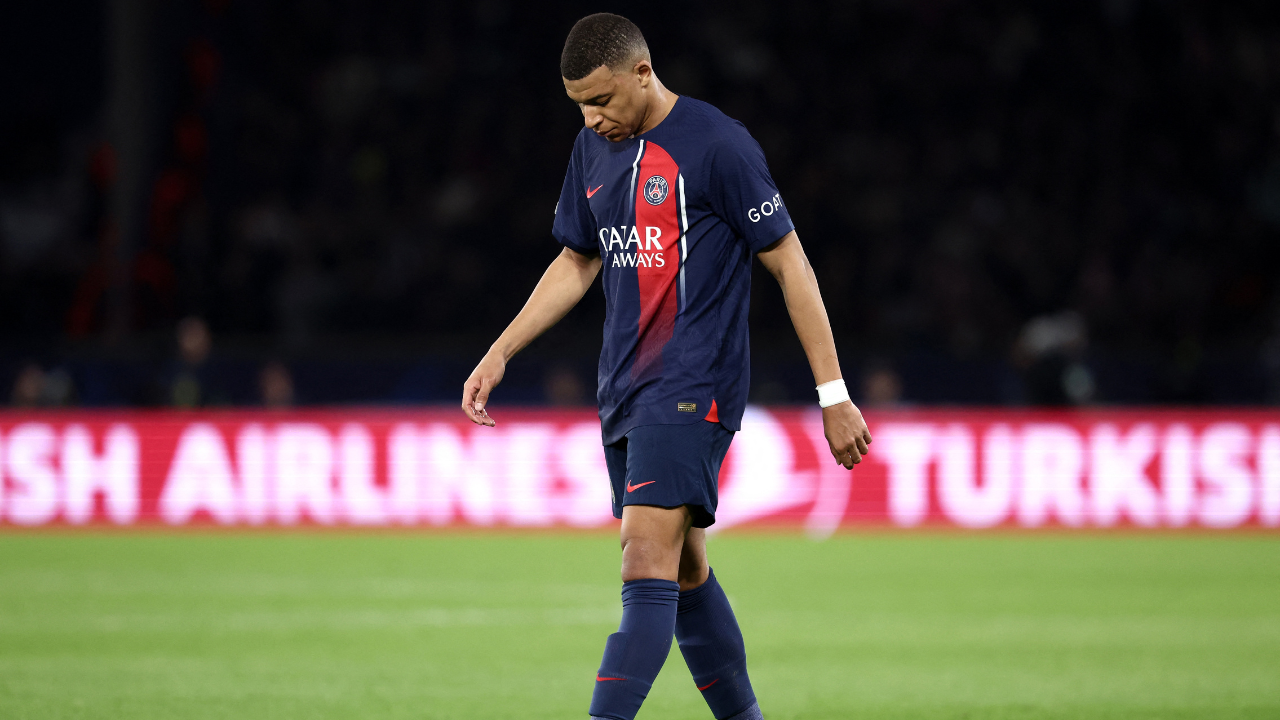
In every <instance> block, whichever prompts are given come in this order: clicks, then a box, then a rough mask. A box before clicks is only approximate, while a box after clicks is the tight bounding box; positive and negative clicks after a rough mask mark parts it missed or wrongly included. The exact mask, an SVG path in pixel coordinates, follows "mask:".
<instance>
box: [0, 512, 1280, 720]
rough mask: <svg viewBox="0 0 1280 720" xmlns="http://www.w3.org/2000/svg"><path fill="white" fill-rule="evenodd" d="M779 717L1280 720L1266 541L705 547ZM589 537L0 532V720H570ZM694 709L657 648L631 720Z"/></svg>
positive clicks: (670, 717)
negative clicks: (658, 667) (641, 703)
mask: <svg viewBox="0 0 1280 720" xmlns="http://www.w3.org/2000/svg"><path fill="white" fill-rule="evenodd" d="M710 553H711V557H712V564H713V566H714V567H715V568H716V570H717V574H718V575H719V576H720V578H721V581H722V582H723V584H724V585H725V587H726V589H727V591H728V593H729V596H730V598H731V600H732V601H733V603H734V607H735V609H736V611H737V613H738V618H739V620H740V622H741V624H742V627H743V631H744V634H745V635H746V640H747V651H748V653H749V657H750V661H751V673H752V679H753V681H754V683H755V686H756V690H757V693H758V695H759V697H760V700H761V704H762V707H763V708H764V711H765V715H766V717H768V718H770V720H786V719H791V718H795V719H800V718H804V719H812V720H822V719H827V718H830V719H835V718H841V719H843V718H903V719H905V718H913V719H917V720H918V719H921V718H925V719H930V718H994V719H1001V718H1088V719H1090V720H1097V719H1099V718H1125V719H1132V718H1152V719H1154V718H1162V719H1163V718H1278V717H1280V538H1275V537H1266V536H1261V535H1244V534H1241V535H1228V536H1211V535H1208V534H1198V535H1194V534H1193V535H1174V534H1155V535H1138V534H1092V535H1090V534H1082V535H1068V534H1045V535H1029V534H1014V533H995V534H987V535H977V534H965V533H959V532H954V533H937V534H906V533H893V532H884V533H873V534H866V535H847V536H837V537H836V538H833V539H832V540H830V541H827V542H824V543H814V542H810V541H807V540H805V539H803V538H801V537H795V536H788V535H773V534H746V535H732V534H731V535H726V536H724V537H717V538H715V539H713V540H712V541H711V544H710ZM617 565H618V550H617V544H616V540H615V539H614V538H612V537H610V536H606V535H601V534H567V533H566V534H556V533H548V534H536V533H530V534H505V535H502V534H495V535H484V534H460V535H447V534H438V533H437V534H430V533H428V534H420V535H418V534H411V533H404V534H383V533H367V534H361V533H348V532H330V533H325V532H302V533H297V534H285V533H278V534H273V533H256V534H255V533H247V534H235V533H230V532H225V533H224V532H207V533H201V532H182V533H172V534H165V533H158V532H140V533H110V532H102V533H94V532H87V533H86V532H78V533H51V532H39V533H35V534H25V535H24V534H20V533H16V532H10V533H7V534H0V718H7V719H11V720H17V719H23V718H41V719H44V718H129V719H131V720H137V719H146V718H165V719H166V720H168V719H171V718H235V719H237V720H243V719H246V718H271V719H278V718H305V719H307V720H317V719H322V718H343V719H344V720H347V719H351V718H379V719H384V718H385V719H390V718H460V719H461V718H503V719H509V718H521V719H524V718H529V719H535V720H536V719H541V718H548V719H549V718H566V719H567V718H580V719H582V720H585V718H586V708H587V703H588V701H589V698H590V694H591V686H592V681H593V673H594V672H595V669H596V666H597V663H598V662H599V657H600V651H601V649H602V648H603V646H604V640H605V636H606V635H607V634H608V633H609V632H611V631H612V630H614V629H615V628H616V624H615V623H616V622H617V619H618V617H619V614H620V610H619V604H618V580H617ZM710 717H711V714H710V712H709V711H708V710H707V709H706V706H705V705H704V704H703V703H702V701H701V698H700V697H699V694H698V692H697V690H696V689H695V688H694V686H693V682H692V681H691V680H690V678H689V675H688V671H687V670H686V669H685V667H684V662H683V660H682V658H681V657H680V654H679V651H678V650H675V649H674V648H673V651H672V653H671V656H670V657H669V659H668V660H667V665H666V667H665V668H664V669H663V671H662V674H661V675H660V676H659V678H658V681H657V683H656V685H655V686H654V689H653V692H652V694H651V695H650V697H649V701H648V702H647V703H646V704H645V707H644V709H643V710H642V711H641V714H640V718H641V719H646V720H682V719H685V718H688V719H693V718H699V719H703V720H706V719H708V718H710Z"/></svg>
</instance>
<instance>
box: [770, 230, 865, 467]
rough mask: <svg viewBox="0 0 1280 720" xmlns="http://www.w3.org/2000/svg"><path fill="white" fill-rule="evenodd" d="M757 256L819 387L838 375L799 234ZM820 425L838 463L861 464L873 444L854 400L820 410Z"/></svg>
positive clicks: (827, 325)
mask: <svg viewBox="0 0 1280 720" xmlns="http://www.w3.org/2000/svg"><path fill="white" fill-rule="evenodd" d="M757 257H759V258H760V262H761V264H763V265H764V266H765V268H766V269H768V270H769V272H770V273H772V274H773V277H774V278H776V279H777V280H778V284H779V285H781V286H782V297H783V299H784V300H785V301H786V303H787V312H788V313H789V314H790V315H791V323H792V324H793V325H795V328H796V334H797V335H799V336H800V344H801V345H802V346H804V354H805V355H806V356H808V358H809V367H810V368H812V369H813V379H814V381H815V382H816V383H817V384H819V385H821V384H823V383H825V382H830V381H832V380H840V379H842V378H841V375H840V358H839V357H837V355H836V344H835V337H834V336H833V335H832V334H831V322H830V320H828V318H827V308H826V306H825V305H823V304H822V293H820V292H819V291H818V278H817V276H816V275H814V274H813V267H812V266H810V265H809V258H808V257H806V256H805V254H804V248H803V247H801V245H800V238H799V237H797V236H796V233H795V231H794V230H792V231H791V232H789V233H787V234H786V235H784V236H783V237H782V239H781V240H778V241H777V242H775V243H773V244H772V245H769V246H768V247H766V248H765V249H763V250H761V251H760V252H759V253H758V254H757ZM822 426H823V430H824V431H825V432H826V436H827V443H828V444H829V445H830V446H831V454H832V456H834V457H835V459H836V462H838V463H840V464H841V465H844V466H845V467H846V468H850V469H852V468H853V466H854V465H856V464H857V463H860V462H862V456H863V455H866V454H867V445H869V444H870V443H871V432H870V431H869V430H868V429H867V422H866V421H865V420H863V419H862V412H861V411H860V410H858V408H857V406H856V405H854V404H853V402H852V401H848V400H846V401H845V402H842V403H839V404H837V405H832V406H831V407H828V408H823V410H822Z"/></svg>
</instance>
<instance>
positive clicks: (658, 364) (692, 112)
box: [462, 13, 871, 720]
mask: <svg viewBox="0 0 1280 720" xmlns="http://www.w3.org/2000/svg"><path fill="white" fill-rule="evenodd" d="M560 74H561V76H563V79H564V87H565V92H566V93H567V94H568V95H569V98H570V99H571V100H573V101H574V102H576V103H577V104H578V107H580V108H581V109H582V117H583V120H584V123H585V125H586V127H584V128H583V129H582V131H581V132H579V133H578V138H577V140H576V141H575V142H574V146H573V154H572V155H571V156H570V159H569V170H568V172H567V173H566V174H565V180H564V186H563V189H562V190H561V192H560V202H559V204H558V205H557V206H556V216H555V222H554V224H553V226H552V234H553V235H554V236H555V238H556V240H558V241H559V242H560V244H561V245H563V246H564V247H563V249H562V250H561V252H560V255H559V256H558V257H557V258H556V259H555V260H554V261H553V262H552V263H551V266H550V267H548V268H547V271H546V273H545V274H544V275H543V276H542V279H541V280H540V281H539V282H538V285H537V287H535V288H534V290H533V294H532V295H531V296H530V297H529V301H528V302H527V303H526V304H525V306H524V308H523V309H522V310H521V311H520V313H519V314H518V315H516V317H515V319H514V320H513V321H512V322H511V324H510V325H509V326H508V327H507V329H506V330H505V331H504V332H503V333H502V335H501V336H500V337H499V338H498V340H497V341H496V342H495V343H494V344H493V346H492V347H491V348H490V350H489V352H488V353H487V354H486V355H485V356H484V358H483V359H482V360H481V361H480V364H479V365H477V366H476V369H475V371H474V372H472V373H471V377H470V378H468V379H467V382H466V384H465V385H464V386H463V393H462V409H463V411H464V412H465V413H466V414H467V416H468V417H469V418H471V420H472V421H473V422H476V423H478V424H481V425H487V426H492V425H493V424H494V420H493V418H491V417H490V416H489V413H488V411H487V410H486V409H485V405H486V404H487V403H488V401H489V395H490V393H491V392H492V391H493V389H494V387H495V386H497V385H498V383H499V382H501V381H502V376H503V373H504V371H505V369H506V364H507V362H508V361H509V360H510V359H511V357H512V356H513V355H515V354H516V353H517V352H519V351H520V350H521V349H522V348H524V347H525V346H526V345H528V344H529V343H530V342H532V341H533V339H534V338H536V337H538V336H539V335H541V334H542V333H543V332H544V331H546V330H547V329H548V328H550V327H551V326H552V325H554V324H555V323H556V322H557V321H559V320H560V318H562V317H564V315H565V313H567V312H568V311H569V309H570V308H572V307H573V306H574V305H575V304H576V303H577V302H578V301H579V300H581V299H582V296H583V295H584V294H585V293H586V291H587V288H589V287H590V286H591V283H592V282H593V281H594V280H595V278H596V275H598V274H600V273H602V272H603V273H604V276H603V285H604V295H605V310H606V313H605V325H604V345H603V349H602V350H601V353H600V372H599V394H598V398H597V399H598V401H599V407H600V425H601V431H602V435H603V438H602V439H603V444H604V455H605V463H606V465H607V466H608V468H609V480H610V485H611V489H612V492H613V514H614V516H615V517H618V518H621V520H622V583H623V584H622V606H623V611H622V623H621V626H620V627H619V628H618V632H616V633H614V634H613V635H610V636H609V638H608V640H607V641H606V643H605V647H604V659H603V660H602V661H601V663H600V669H599V671H598V672H597V673H596V681H595V691H594V693H593V696H592V699H591V709H590V713H591V716H592V717H593V718H610V719H612V720H632V718H634V717H635V714H636V712H637V711H638V710H639V709H640V704H641V703H642V702H644V699H645V696H646V695H648V693H649V688H650V687H651V686H652V684H653V681H654V679H655V678H656V677H657V676H658V671H659V670H660V669H661V668H662V665H663V663H664V662H665V661H666V658H667V654H668V652H669V651H670V648H671V635H672V633H674V634H675V636H676V640H677V641H678V642H679V645H680V652H681V654H683V655H684V659H685V662H686V663H687V664H688V666H689V671H690V672H691V673H692V674H693V680H694V683H695V684H696V685H697V687H698V689H699V690H700V691H702V695H703V697H704V698H705V699H706V701H707V704H708V705H709V706H710V708H711V712H712V713H713V714H714V715H715V717H716V718H717V719H718V720H727V719H730V718H732V719H733V720H752V719H758V718H761V717H762V715H761V712H760V706H759V704H758V703H757V702H756V697H755V693H754V692H753V691H752V689H751V681H750V679H749V678H748V676H747V665H746V651H745V649H744V646H743V641H742V633H741V632H740V631H739V629H738V623H737V620H736V619H735V618H734V615H733V610H732V609H731V608H730V607H729V601H728V600H727V599H726V598H725V593H724V591H723V590H722V589H721V587H720V584H719V583H718V582H717V581H716V577H715V574H714V573H713V572H712V571H711V568H710V567H709V566H708V565H707V553H706V528H707V527H708V526H710V525H711V524H712V523H713V522H715V512H716V493H717V478H718V476H719V472H720V464H721V462H722V461H723V460H724V456H725V453H726V452H727V451H728V449H729V443H730V441H731V440H732V439H733V433H734V431H736V430H738V429H739V428H740V427H741V422H742V413H743V409H744V407H745V405H746V400H747V388H748V374H749V357H748V343H747V305H748V297H749V295H750V278H751V257H752V255H755V256H756V257H758V258H759V259H760V262H761V263H763V264H764V266H765V267H766V268H767V269H768V270H769V272H770V273H772V274H773V276H774V277H775V278H777V280H778V282H779V283H780V284H781V286H782V291H783V296H784V297H785V299H786V304H787V310H788V311H789V313H790V315H791V320H792V323H793V324H794V325H795V328H796V332H797V334H798V335H799V337H800V342H801V344H802V345H803V346H804V350H805V354H806V355H807V356H808V359H809V364H810V367H811V368H812V370H813V375H814V379H815V381H816V382H817V384H818V388H817V389H818V396H819V404H820V405H821V406H822V408H823V410H822V422H823V426H824V429H825V431H826V437H827V441H828V443H829V444H830V448H831V454H832V456H834V458H835V462H837V463H840V464H841V465H843V466H844V467H846V468H852V467H853V466H854V464H856V463H858V462H860V461H861V459H862V456H863V454H865V453H866V452H867V445H868V444H869V443H870V442H871V435H870V433H869V432H868V431H867V425H866V423H865V422H864V421H863V419H862V414H861V413H860V412H859V411H858V409H857V408H856V407H854V405H853V403H852V402H850V401H849V394H848V391H847V390H846V389H845V387H844V381H843V380H842V379H841V375H840V363H839V360H838V359H837V357H836V349H835V343H834V341H833V339H832V335H831V325H830V323H829V322H828V321H827V313H826V309H825V308H824V307H823V304H822V297H821V295H820V294H819V292H818V284H817V280H816V278H815V277H814V274H813V270H812V268H811V267H810V266H809V262H808V260H807V259H806V258H805V254H804V250H803V249H802V248H801V246H800V240H799V239H797V237H796V233H795V229H794V226H793V225H792V222H791V218H790V217H789V215H788V214H787V208H786V205H785V204H784V203H783V202H782V197H781V195H780V194H779V192H778V189H777V188H776V187H775V186H774V183H773V180H772V178H771V177H770V176H769V169H768V167H767V166H766V165H765V159H764V153H763V152H762V151H761V149H760V146H759V145H758V144H757V143H756V142H755V140H754V139H752V137H751V135H750V134H748V133H747V130H746V128H744V127H743V126H742V124H741V123H739V122H737V121H735V120H732V119H730V118H728V117H726V116H725V115H724V114H723V113H721V112H720V111H719V110H717V109H715V108H714V107H712V106H710V105H708V104H706V103H704V102H700V101H698V100H694V99H693V98H688V97H680V96H677V95H676V94H674V93H672V92H671V91H670V90H668V89H667V88H666V87H664V86H663V84H662V83H661V82H660V81H659V80H658V76H657V75H655V74H654V71H653V64H652V62H651V60H650V57H649V48H648V46H647V45H646V43H645V40H644V36H643V35H641V33H640V29H639V28H637V27H636V26H635V25H634V24H632V23H631V22H630V21H629V20H627V19H626V18H623V17H620V16H618V15H610V14H606V13H601V14H597V15H590V16H588V17H585V18H583V19H582V20H579V21H578V23H577V24H575V25H574V26H573V29H572V30H571V31H570V32H569V37H568V39H567V40H566V41H565V45H564V52H563V54H562V55H561V57H560Z"/></svg>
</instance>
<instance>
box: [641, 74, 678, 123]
mask: <svg viewBox="0 0 1280 720" xmlns="http://www.w3.org/2000/svg"><path fill="white" fill-rule="evenodd" d="M649 92H650V93H652V97H650V98H649V110H648V112H647V113H646V114H645V118H644V121H642V122H641V123H640V129H639V130H637V131H636V133H635V134H636V135H643V134H645V133H647V132H649V131H650V130H652V129H654V128H656V127H658V124H659V123H661V122H662V121H663V120H666V119H667V115H670V114H671V108H673V107H675V105H676V100H677V99H678V98H679V97H680V96H679V95H676V94H675V93H673V92H671V91H670V90H668V89H667V88H666V86H665V85H663V84H662V81H661V80H659V79H658V76H657V75H655V76H653V84H652V85H651V86H650V88H649ZM632 137H635V136H632Z"/></svg>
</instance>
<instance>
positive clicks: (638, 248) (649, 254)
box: [600, 225, 667, 268]
mask: <svg viewBox="0 0 1280 720" xmlns="http://www.w3.org/2000/svg"><path fill="white" fill-rule="evenodd" d="M641 229H642V228H640V227H639V226H637V225H619V226H617V227H605V228H600V247H601V248H602V251H603V252H604V253H605V254H606V255H608V254H611V255H613V260H612V262H611V263H610V266H611V267H637V268H639V267H657V268H660V267H666V266H667V258H666V257H665V256H664V255H663V254H662V228H660V227H654V226H652V225H647V226H645V227H644V228H643V230H644V240H641V239H640V231H641ZM632 245H635V248H634V249H632V247H631V246H632ZM615 248H616V250H615ZM653 251H657V252H653Z"/></svg>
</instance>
